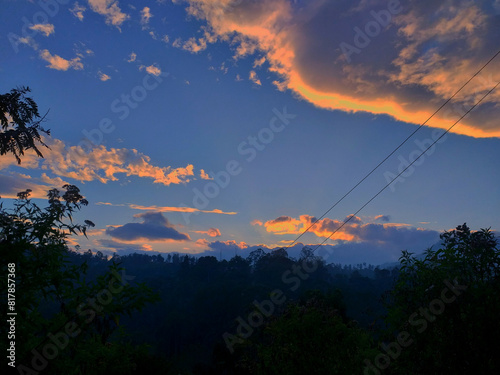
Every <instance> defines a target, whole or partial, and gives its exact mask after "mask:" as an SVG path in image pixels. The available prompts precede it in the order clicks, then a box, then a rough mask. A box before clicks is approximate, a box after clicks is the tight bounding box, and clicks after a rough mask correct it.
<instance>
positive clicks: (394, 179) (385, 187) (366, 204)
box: [313, 81, 500, 252]
mask: <svg viewBox="0 0 500 375" xmlns="http://www.w3.org/2000/svg"><path fill="white" fill-rule="evenodd" d="M499 85H500V81H499V82H497V84H496V85H495V86H494V87H493V88H492V89H491V90H489V91H488V92H487V93H486V94H484V95H483V97H482V98H481V99H480V100H479V101H478V102H476V104H474V105H473V106H472V107H471V108H469V110H468V111H467V112H465V113H464V114H463V115H462V117H460V118H459V119H458V120H457V121H456V122H455V123H454V124H453V125H451V126H450V127H449V128H448V129H447V130H446V131H445V132H444V133H443V134H441V136H440V137H439V138H438V139H436V140H435V141H434V142H433V143H432V144H431V145H430V146H429V147H427V148H426V149H425V150H424V151H422V153H420V155H419V156H418V157H417V158H416V159H415V160H413V161H412V162H411V163H410V164H409V165H408V166H407V167H406V168H405V169H403V170H402V171H401V172H400V173H399V174H398V175H397V176H396V177H394V178H393V179H392V180H391V181H390V182H389V183H387V184H386V185H385V186H384V187H383V188H382V189H380V190H379V191H378V193H377V194H375V195H374V196H373V197H371V198H370V200H368V202H366V203H365V204H364V205H363V206H361V208H359V209H358V210H357V211H356V212H355V213H354V214H352V215H350V216H349V217H348V218H347V219H346V220H344V222H343V223H342V225H341V226H340V227H338V228H337V229H335V230H334V231H333V232H332V233H331V234H330V235H329V236H328V237H327V238H326V239H325V240H323V242H321V243H320V244H319V245H318V246H316V247H315V248H314V250H313V252H314V251H316V250H317V249H318V248H319V247H320V246H321V245H323V244H324V243H325V242H326V241H328V240H329V239H330V238H331V237H332V236H333V235H334V234H335V233H337V232H338V231H339V230H341V229H342V228H343V227H344V225H346V224H347V223H348V222H349V221H351V219H352V218H353V217H355V216H356V215H357V214H358V213H359V212H360V211H361V210H362V209H363V208H365V207H366V206H368V205H369V204H370V203H371V202H372V201H373V200H374V199H375V198H377V197H378V196H379V195H380V194H381V193H382V192H383V191H384V190H385V189H387V188H388V187H389V186H390V185H391V184H392V183H393V182H394V181H396V180H397V179H398V178H399V177H400V176H401V175H402V174H403V173H404V172H405V171H406V170H407V169H408V168H410V167H411V166H412V165H413V164H415V162H416V161H417V160H418V159H420V158H421V157H422V156H423V155H424V154H425V153H426V152H427V151H429V149H430V148H432V147H433V146H434V145H435V144H436V143H437V142H438V141H439V140H440V139H441V138H443V137H444V136H445V135H446V134H448V133H449V131H450V130H451V129H453V127H454V126H455V125H456V124H458V123H459V122H460V121H462V119H463V118H464V117H465V116H467V115H468V114H469V113H470V112H471V111H472V110H473V109H474V108H476V107H477V106H478V105H479V104H481V102H482V101H483V100H484V99H485V98H486V97H487V96H488V95H490V94H491V93H492V92H493V90H495V89H496V88H497V87H498V86H499Z"/></svg>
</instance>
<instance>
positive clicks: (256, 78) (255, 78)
mask: <svg viewBox="0 0 500 375" xmlns="http://www.w3.org/2000/svg"><path fill="white" fill-rule="evenodd" d="M248 78H249V79H250V81H252V82H253V83H255V84H256V85H259V86H262V82H261V81H260V79H259V76H258V75H257V73H256V72H255V70H251V71H250V75H249V77H248Z"/></svg>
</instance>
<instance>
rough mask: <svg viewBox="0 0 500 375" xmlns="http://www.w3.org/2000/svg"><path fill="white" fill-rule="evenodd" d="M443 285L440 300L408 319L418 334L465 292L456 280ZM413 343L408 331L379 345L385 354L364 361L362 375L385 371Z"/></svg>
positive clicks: (375, 374)
mask: <svg viewBox="0 0 500 375" xmlns="http://www.w3.org/2000/svg"><path fill="white" fill-rule="evenodd" d="M444 284H445V285H446V286H445V288H443V290H442V291H441V295H440V298H436V299H433V300H432V301H431V302H430V303H429V306H428V307H426V308H424V307H420V308H419V310H418V311H415V312H414V313H413V314H411V315H410V317H409V318H408V323H409V325H410V326H412V327H415V328H416V330H417V333H418V334H421V333H422V332H424V331H425V330H426V329H427V327H428V326H429V323H433V322H434V321H435V320H436V319H437V317H438V316H439V315H441V314H442V313H444V311H445V309H446V305H447V304H450V303H453V302H454V301H455V300H456V299H457V297H458V296H460V295H461V294H462V293H463V292H464V291H465V290H467V286H466V285H460V284H459V283H458V281H457V279H456V278H455V280H453V283H451V282H450V281H449V280H445V281H444ZM413 342H414V339H413V338H412V336H411V334H410V333H409V332H408V331H402V332H400V333H399V334H398V335H397V337H396V340H394V341H393V342H390V343H389V344H385V343H384V344H382V345H381V348H382V350H383V351H384V352H385V354H384V353H379V354H378V355H377V356H376V357H375V359H374V361H373V363H372V361H370V360H369V359H365V360H364V363H365V368H364V371H363V374H364V375H380V374H381V371H380V370H382V371H383V370H385V369H387V368H388V367H389V366H390V365H391V361H395V360H397V359H398V358H399V356H400V355H401V353H402V351H403V349H405V348H408V347H409V346H410V345H412V344H413Z"/></svg>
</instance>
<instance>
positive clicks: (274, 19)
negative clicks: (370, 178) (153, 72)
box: [187, 0, 500, 137]
mask: <svg viewBox="0 0 500 375" xmlns="http://www.w3.org/2000/svg"><path fill="white" fill-rule="evenodd" d="M187 2H188V3H189V6H188V8H187V11H188V13H189V14H190V15H192V16H194V17H196V18H198V19H202V20H206V21H207V25H208V26H209V31H210V34H213V35H215V36H216V38H212V39H211V40H214V39H215V40H221V41H226V42H228V43H230V44H231V45H234V46H235V47H234V48H235V58H240V57H243V56H247V55H250V54H253V53H255V52H259V53H260V54H263V56H262V57H261V58H260V59H259V60H256V62H255V65H254V67H256V66H260V65H261V64H262V63H263V61H267V63H268V69H269V71H270V72H272V73H274V74H276V75H277V76H278V77H279V79H276V80H275V81H274V84H275V85H276V86H277V88H278V89H279V90H281V91H283V90H286V89H288V90H291V91H293V92H294V93H296V94H298V96H300V97H301V98H303V99H305V100H307V101H309V102H310V103H312V104H314V105H316V106H317V107H320V108H325V109H330V110H342V111H346V112H369V113H374V114H386V115H390V116H392V117H394V118H395V119H397V120H400V121H404V122H409V123H414V124H421V123H423V122H424V121H425V120H426V119H427V118H428V117H429V116H430V115H431V114H432V113H433V112H434V110H435V109H436V108H438V107H439V106H440V105H441V104H442V103H443V102H444V101H445V100H446V99H448V98H449V97H450V96H451V95H452V94H453V93H454V92H455V91H456V90H457V89H458V88H459V87H460V86H461V85H462V84H463V83H464V82H465V81H466V80H467V79H468V78H469V77H471V76H472V75H473V74H474V73H475V72H476V71H477V70H478V69H479V67H481V66H482V64H484V62H485V61H487V60H488V59H489V57H491V54H492V53H493V52H494V51H495V50H496V49H497V43H496V40H498V31H497V28H496V26H495V24H496V20H495V16H494V15H492V14H490V13H489V12H488V10H487V7H486V6H484V8H481V5H480V4H476V3H474V4H472V3H470V2H469V1H466V0H459V1H458V3H457V4H452V3H451V2H450V1H445V2H436V3H434V4H432V5H429V4H427V3H425V4H424V3H419V2H410V3H405V4H403V3H401V9H400V10H399V11H398V12H396V13H394V14H393V15H392V16H391V15H390V14H389V16H390V20H389V23H388V24H387V25H386V27H380V32H379V34H378V35H376V36H374V37H372V38H369V40H368V42H367V46H366V48H365V47H363V49H359V48H358V51H357V53H356V54H354V56H353V59H352V60H353V61H352V62H351V63H348V62H347V61H346V58H345V56H344V55H343V54H342V51H341V49H340V47H339V45H340V44H341V43H342V42H344V43H346V42H348V43H350V44H353V43H354V41H353V39H354V38H355V31H353V26H352V25H354V26H357V27H359V29H363V28H364V27H365V25H366V24H367V22H368V21H369V20H372V21H373V17H374V16H373V13H370V12H383V11H386V12H388V11H387V9H388V5H387V1H382V0H375V1H370V2H361V3H359V2H356V3H351V2H305V3H302V4H301V5H300V6H296V4H295V3H294V2H290V1H286V0H256V1H255V2H252V6H248V5H247V4H246V3H245V2H243V3H239V2H236V3H235V2H233V1H230V0H218V1H213V0H187ZM429 6H431V7H432V12H431V11H430V10H429V9H428V7H429ZM325 14H328V17H326V16H325ZM387 14H388V13H387ZM431 14H441V15H442V16H441V17H432V16H430V15H431ZM370 17H371V18H370ZM312 24H315V25H317V27H315V28H311V27H310V25H312ZM429 45H432V46H433V48H429ZM203 48H205V46H203ZM457 48H458V49H459V50H461V51H462V52H463V53H461V54H460V55H456V53H455V52H454V51H456V50H457ZM379 51H384V52H383V53H379ZM354 57H355V58H354ZM495 66H496V67H495ZM490 76H491V79H488V78H487V77H490ZM250 79H251V80H252V81H254V82H255V83H256V84H259V83H258V82H260V81H258V78H257V76H256V73H255V72H254V71H251V72H250ZM499 80H500V69H498V61H496V62H495V64H492V65H491V66H490V67H489V69H487V70H485V71H484V72H483V74H482V75H481V76H480V77H476V79H475V80H474V81H473V82H471V84H470V85H469V86H467V87H466V89H464V90H463V92H462V93H461V95H459V96H457V97H456V98H455V100H454V106H449V107H448V108H446V109H445V110H444V111H442V112H440V113H439V114H438V115H437V116H436V117H435V118H434V119H433V120H432V121H431V122H429V123H428V124H427V125H429V126H432V127H436V128H442V129H446V128H448V127H450V126H451V125H452V124H453V123H454V122H455V121H456V120H458V118H459V117H460V115H461V113H463V112H464V111H463V110H462V109H458V110H457V106H458V107H461V108H465V109H468V108H470V106H471V105H472V104H474V102H475V101H476V100H477V99H478V98H479V97H481V96H482V95H483V94H484V93H486V92H487V91H488V90H489V89H490V88H491V87H493V86H494V84H495V83H496V82H498V81H499ZM486 81H488V82H486ZM490 83H492V84H490ZM499 101H500V90H498V91H497V92H494V93H493V94H492V95H490V96H489V97H488V98H487V99H486V100H485V102H484V104H482V105H481V106H480V107H479V108H478V109H477V110H476V111H474V112H473V113H471V114H470V115H469V116H468V117H467V118H466V119H464V120H463V122H461V123H459V124H458V125H457V126H455V127H454V128H453V130H452V131H453V132H455V133H458V134H464V135H468V136H472V137H500V124H499V123H498V121H497V120H496V119H497V118H498V117H499V116H500V106H499V105H498V103H499Z"/></svg>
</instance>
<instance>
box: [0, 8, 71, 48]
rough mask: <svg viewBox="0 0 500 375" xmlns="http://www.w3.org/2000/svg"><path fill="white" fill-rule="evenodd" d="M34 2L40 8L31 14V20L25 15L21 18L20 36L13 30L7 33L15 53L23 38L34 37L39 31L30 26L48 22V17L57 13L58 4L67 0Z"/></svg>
mask: <svg viewBox="0 0 500 375" xmlns="http://www.w3.org/2000/svg"><path fill="white" fill-rule="evenodd" d="M36 3H37V4H38V6H39V7H40V9H41V10H39V11H38V12H36V13H34V14H33V16H32V17H31V21H30V20H29V19H28V18H26V17H22V18H21V21H22V23H23V25H22V27H21V36H19V35H18V34H15V33H13V32H9V33H8V34H7V39H8V40H9V42H10V45H11V46H12V49H13V50H14V52H15V53H18V52H19V47H18V46H19V44H20V43H22V40H23V39H26V38H34V37H35V36H36V35H37V34H38V33H39V32H40V31H38V30H35V29H32V28H31V27H32V26H34V25H37V24H48V23H49V19H50V18H51V17H55V16H56V15H57V14H58V13H59V10H60V5H66V4H68V3H69V0H39V1H37V2H36Z"/></svg>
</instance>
